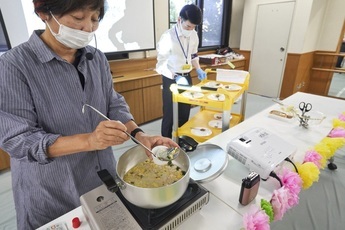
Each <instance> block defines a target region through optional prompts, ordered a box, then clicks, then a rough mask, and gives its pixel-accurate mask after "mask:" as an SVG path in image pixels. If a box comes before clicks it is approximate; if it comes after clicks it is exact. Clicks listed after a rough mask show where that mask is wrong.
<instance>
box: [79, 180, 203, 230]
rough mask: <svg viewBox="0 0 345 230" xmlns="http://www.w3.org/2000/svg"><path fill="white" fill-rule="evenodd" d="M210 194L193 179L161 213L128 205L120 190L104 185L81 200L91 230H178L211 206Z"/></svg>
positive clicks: (160, 210) (160, 209) (159, 210)
mask: <svg viewBox="0 0 345 230" xmlns="http://www.w3.org/2000/svg"><path fill="white" fill-rule="evenodd" d="M208 200H209V192H208V191H207V190H206V189H205V188H203V187H202V186H200V185H198V184H196V183H195V182H194V181H193V180H192V179H191V180H190V182H189V185H188V187H187V189H186V192H185V193H184V194H183V195H182V197H181V198H180V199H179V200H177V201H176V202H175V203H173V204H171V205H169V206H167V207H164V208H159V209H144V208H140V207H138V206H135V205H133V204H131V203H130V202H128V201H127V200H126V199H125V198H124V197H123V195H122V194H121V192H120V190H119V191H118V192H116V193H112V192H110V191H108V189H107V188H106V186H105V185H102V186H100V187H98V188H95V189H94V190H92V191H90V192H88V193H86V194H84V195H82V196H81V197H80V201H81V206H82V208H83V212H84V214H85V216H86V218H87V220H88V222H89V225H90V226H91V228H92V229H102V230H108V229H121V230H122V229H164V230H171V229H175V228H176V227H177V226H178V225H180V224H181V223H182V222H183V221H185V220H186V219H187V218H189V217H190V216H191V215H193V214H194V213H195V212H197V211H199V210H200V209H201V208H202V207H203V206H205V205H206V204H207V203H208Z"/></svg>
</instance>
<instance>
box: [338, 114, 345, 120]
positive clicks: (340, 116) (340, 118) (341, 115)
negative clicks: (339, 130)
mask: <svg viewBox="0 0 345 230" xmlns="http://www.w3.org/2000/svg"><path fill="white" fill-rule="evenodd" d="M338 118H339V120H341V121H345V114H344V113H342V114H340V115H339V117H338Z"/></svg>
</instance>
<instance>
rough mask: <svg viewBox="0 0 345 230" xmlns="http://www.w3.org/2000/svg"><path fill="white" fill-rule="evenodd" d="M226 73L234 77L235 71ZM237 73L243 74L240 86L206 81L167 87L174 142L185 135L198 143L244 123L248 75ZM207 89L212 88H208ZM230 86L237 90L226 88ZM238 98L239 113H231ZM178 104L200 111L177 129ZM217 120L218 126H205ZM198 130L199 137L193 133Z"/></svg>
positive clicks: (211, 71) (228, 82)
mask: <svg viewBox="0 0 345 230" xmlns="http://www.w3.org/2000/svg"><path fill="white" fill-rule="evenodd" d="M205 71H206V72H207V74H208V75H209V73H216V71H217V70H215V69H206V70H205ZM228 71H235V72H233V73H234V74H236V71H237V70H228ZM239 72H241V74H242V75H243V73H245V75H244V77H243V82H242V83H233V82H231V81H213V80H207V79H206V80H203V81H202V82H200V83H199V84H197V85H193V86H182V85H177V84H173V85H171V87H170V90H171V91H172V94H173V140H174V141H176V142H177V143H178V137H180V136H182V135H185V136H189V137H192V138H193V139H194V140H196V141H197V142H198V143H201V142H204V141H206V140H208V139H210V138H212V137H214V136H216V135H218V134H220V133H221V132H223V131H225V130H227V129H228V128H230V127H232V126H234V125H236V124H238V123H240V122H241V121H243V120H244V116H245V108H246V99H247V90H248V85H249V78H250V75H249V73H248V72H246V71H239ZM210 85H211V86H212V87H210ZM218 86H221V87H218ZM233 86H237V87H238V89H237V90H233V89H231V88H230V87H233ZM227 87H228V88H227ZM241 96H242V99H241V107H240V113H239V114H236V113H231V108H232V106H233V104H234V103H235V102H236V100H238V99H239V98H240V97H241ZM178 103H186V104H191V105H196V106H200V111H199V112H198V113H197V114H196V115H194V116H193V117H192V118H191V119H189V120H188V121H187V122H186V123H185V124H184V125H183V126H181V127H178ZM217 116H219V117H217ZM217 119H218V120H219V122H218V124H219V125H218V126H214V125H213V126H210V124H209V123H210V122H211V121H216V120H217ZM220 120H221V121H220ZM219 126H221V127H219ZM198 129H199V130H200V131H201V132H200V133H201V135H199V133H197V132H196V131H198ZM203 131H206V132H203Z"/></svg>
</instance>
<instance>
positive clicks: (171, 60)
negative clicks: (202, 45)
mask: <svg viewBox="0 0 345 230" xmlns="http://www.w3.org/2000/svg"><path fill="white" fill-rule="evenodd" d="M176 34H177V35H176ZM179 40H180V42H181V44H180V42H179ZM181 45H182V47H183V49H182V47H181ZM198 45H199V37H198V35H197V32H196V31H195V30H193V31H192V33H191V35H190V37H185V36H183V35H182V33H181V30H180V28H179V26H177V24H176V25H175V26H173V27H172V28H171V29H169V30H167V31H165V32H164V33H163V34H162V36H161V38H160V40H159V42H158V44H157V64H156V71H157V73H159V74H162V75H163V76H165V77H168V78H171V79H173V78H174V74H175V73H189V72H190V71H191V70H192V55H193V54H194V55H195V54H197V52H198ZM185 55H186V56H187V57H186V56H185ZM194 60H199V58H198V57H197V56H196V57H194V59H193V61H194ZM186 62H187V64H189V65H190V66H191V68H190V69H183V66H184V65H185V64H186Z"/></svg>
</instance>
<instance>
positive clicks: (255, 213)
mask: <svg viewBox="0 0 345 230" xmlns="http://www.w3.org/2000/svg"><path fill="white" fill-rule="evenodd" d="M243 225H244V229H245V230H269V229H270V225H269V217H268V215H267V214H266V213H265V211H263V210H261V209H260V208H259V207H257V206H255V205H251V207H250V208H249V211H248V212H247V213H246V214H244V215H243Z"/></svg>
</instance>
